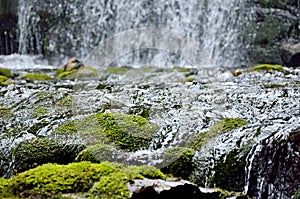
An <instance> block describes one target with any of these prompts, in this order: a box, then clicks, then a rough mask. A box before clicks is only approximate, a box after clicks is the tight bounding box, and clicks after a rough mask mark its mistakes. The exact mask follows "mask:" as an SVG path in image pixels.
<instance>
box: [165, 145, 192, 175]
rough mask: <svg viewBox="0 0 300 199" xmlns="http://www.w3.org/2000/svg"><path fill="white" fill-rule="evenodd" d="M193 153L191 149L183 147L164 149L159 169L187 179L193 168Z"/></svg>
mask: <svg viewBox="0 0 300 199" xmlns="http://www.w3.org/2000/svg"><path fill="white" fill-rule="evenodd" d="M194 153H195V151H194V150H193V149H190V148H184V147H172V148H168V149H166V150H165V151H164V152H163V154H162V156H163V165H164V167H163V168H162V169H161V170H162V171H163V172H164V173H169V174H172V175H174V176H176V177H182V178H185V179H187V178H188V176H189V175H190V173H191V172H192V170H193V164H192V159H193V157H194Z"/></svg>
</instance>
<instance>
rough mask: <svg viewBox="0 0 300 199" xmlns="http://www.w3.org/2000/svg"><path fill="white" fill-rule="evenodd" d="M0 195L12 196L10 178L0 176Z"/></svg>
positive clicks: (3, 196) (4, 196) (2, 196)
mask: <svg viewBox="0 0 300 199" xmlns="http://www.w3.org/2000/svg"><path fill="white" fill-rule="evenodd" d="M0 197H1V198H12V197H13V192H12V189H11V183H10V180H8V179H4V178H0Z"/></svg>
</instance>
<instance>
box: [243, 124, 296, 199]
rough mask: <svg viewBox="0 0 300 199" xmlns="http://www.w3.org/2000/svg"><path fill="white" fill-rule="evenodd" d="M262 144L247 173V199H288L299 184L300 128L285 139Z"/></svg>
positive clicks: (270, 140) (271, 140) (268, 140)
mask: <svg viewBox="0 0 300 199" xmlns="http://www.w3.org/2000/svg"><path fill="white" fill-rule="evenodd" d="M262 143H263V146H262V149H261V150H260V152H259V153H257V154H256V155H255V157H254V160H253V163H252V165H253V166H252V168H251V170H250V176H251V177H250V179H249V189H248V195H249V196H250V197H253V198H257V197H258V196H261V197H260V198H261V199H267V198H270V197H271V196H272V197H271V198H291V197H292V196H293V195H294V193H296V192H297V190H298V189H299V184H300V172H299V168H300V156H299V153H300V128H298V129H295V130H294V131H293V132H291V133H290V136H288V137H287V138H285V137H278V138H276V139H272V138H271V139H270V138H266V139H265V140H263V141H262Z"/></svg>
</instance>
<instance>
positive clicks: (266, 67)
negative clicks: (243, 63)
mask: <svg viewBox="0 0 300 199" xmlns="http://www.w3.org/2000/svg"><path fill="white" fill-rule="evenodd" d="M283 70H284V68H283V67H282V66H281V65H276V64H261V65H257V66H254V67H253V68H251V69H250V70H249V71H250V72H252V71H283Z"/></svg>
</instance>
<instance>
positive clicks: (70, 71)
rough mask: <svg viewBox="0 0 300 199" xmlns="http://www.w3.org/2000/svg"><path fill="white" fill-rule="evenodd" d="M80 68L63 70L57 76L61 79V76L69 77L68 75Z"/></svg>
mask: <svg viewBox="0 0 300 199" xmlns="http://www.w3.org/2000/svg"><path fill="white" fill-rule="evenodd" d="M77 71H78V69H73V70H69V71H62V72H60V73H59V74H58V75H57V78H59V79H61V78H68V76H70V75H71V74H72V73H75V72H77Z"/></svg>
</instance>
